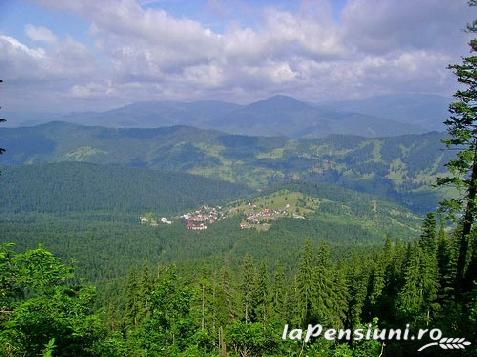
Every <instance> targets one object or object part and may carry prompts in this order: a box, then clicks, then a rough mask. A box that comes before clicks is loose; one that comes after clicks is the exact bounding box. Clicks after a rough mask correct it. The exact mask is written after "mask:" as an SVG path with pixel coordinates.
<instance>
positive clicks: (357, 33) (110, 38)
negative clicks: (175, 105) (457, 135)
mask: <svg viewBox="0 0 477 357" xmlns="http://www.w3.org/2000/svg"><path fill="white" fill-rule="evenodd" d="M39 3H41V4H43V5H44V6H48V7H50V8H54V9H59V10H61V11H71V12H74V13H75V14H77V15H78V16H81V17H82V18H83V19H84V20H85V21H87V22H88V23H89V24H90V31H89V32H90V33H89V35H90V36H91V38H92V40H93V42H94V43H95V44H96V48H94V49H93V48H88V47H87V46H85V45H83V44H81V43H79V42H78V41H76V40H74V39H72V38H68V37H67V38H64V39H61V40H60V39H58V37H57V36H56V35H55V34H53V33H52V32H51V31H50V30H49V29H47V28H45V27H36V26H33V25H27V26H26V28H25V30H26V33H27V35H28V37H29V38H30V39H31V40H32V41H36V42H39V44H40V45H41V44H42V43H43V44H45V45H47V46H44V47H38V48H32V47H28V46H26V45H25V44H22V43H20V42H19V41H17V40H15V39H13V38H11V37H8V36H0V52H1V53H2V54H6V55H3V56H2V57H0V70H1V71H2V72H5V73H9V76H10V78H11V79H23V80H34V79H39V78H41V79H44V80H50V81H52V82H54V83H55V85H54V86H57V87H55V88H57V90H58V91H60V87H61V86H63V88H62V89H63V90H62V93H63V94H62V95H63V97H64V98H68V96H69V97H70V98H71V99H72V100H75V99H78V98H81V99H83V100H86V99H94V98H96V99H102V100H105V101H107V100H113V99H114V100H117V101H118V100H119V101H124V102H131V101H135V100H144V99H185V100H191V99H198V98H217V99H228V100H231V101H234V100H237V101H247V100H253V99H257V98H259V97H263V96H266V95H272V94H275V93H282V94H289V95H292V96H297V97H299V98H303V99H309V100H325V99H342V98H347V97H356V96H369V95H375V94H384V93H393V92H428V93H443V94H444V93H449V92H450V90H451V87H452V86H453V80H452V77H451V75H450V73H449V71H447V70H446V69H445V67H446V65H447V64H448V63H452V62H456V61H458V55H459V54H462V50H463V48H464V46H465V38H466V35H465V34H463V33H462V31H460V29H461V28H462V27H463V26H464V24H465V22H466V20H467V17H468V9H467V7H466V6H465V4H461V3H460V2H457V1H455V0H422V1H419V2H416V1H414V0H386V1H382V0H349V1H348V4H347V5H346V7H345V8H344V10H343V12H342V14H341V17H340V20H339V21H336V20H335V19H334V17H333V15H332V11H331V6H330V2H329V1H326V0H318V1H307V2H306V6H303V7H302V8H301V10H300V11H298V12H297V13H291V12H287V11H283V10H278V9H275V8H272V7H270V8H267V9H265V10H264V11H263V14H262V21H260V25H259V26H256V27H250V26H248V27H247V26H241V25H239V24H237V23H235V24H230V25H229V26H226V30H224V31H223V32H222V33H218V32H214V31H212V30H211V29H209V28H208V27H207V26H206V25H204V24H202V23H200V22H198V21H194V20H191V19H187V18H176V17H173V16H171V15H170V14H168V13H166V12H165V11H163V10H160V9H153V8H143V7H141V5H140V3H138V2H136V1H133V0H118V1H113V0H104V1H95V0H83V1H76V0H65V1H57V0H39ZM159 5H160V4H159Z"/></svg>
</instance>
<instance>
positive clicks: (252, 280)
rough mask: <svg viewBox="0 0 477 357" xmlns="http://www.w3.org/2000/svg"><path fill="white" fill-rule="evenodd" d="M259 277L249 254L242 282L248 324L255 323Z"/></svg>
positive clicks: (243, 266)
mask: <svg viewBox="0 0 477 357" xmlns="http://www.w3.org/2000/svg"><path fill="white" fill-rule="evenodd" d="M256 281H257V277H256V272H255V266H254V264H253V259H252V257H251V256H250V254H247V255H246V256H245V257H244V259H243V263H242V281H241V286H240V288H241V293H242V304H243V313H244V319H245V322H246V323H249V322H254V321H255V314H254V310H255V307H256V303H257V301H256V294H257V285H256Z"/></svg>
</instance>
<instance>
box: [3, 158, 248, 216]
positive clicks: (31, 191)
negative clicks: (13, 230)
mask: <svg viewBox="0 0 477 357" xmlns="http://www.w3.org/2000/svg"><path fill="white" fill-rule="evenodd" d="M2 182H3V184H2V186H1V187H0V196H1V197H2V198H3V199H2V200H1V202H0V212H1V213H26V212H39V213H55V214H60V215H63V214H66V213H71V212H84V211H104V212H109V213H110V214H112V213H121V212H123V213H126V212H127V213H128V214H138V215H139V214H141V213H143V212H145V211H151V210H152V211H154V212H155V213H157V214H162V215H167V214H175V213H180V212H182V211H185V210H187V209H192V208H195V207H199V206H200V205H202V204H205V203H208V204H214V203H219V202H224V201H226V200H230V199H231V198H234V197H243V196H244V195H245V196H246V195H247V194H249V193H251V190H250V189H248V188H247V187H245V186H243V185H236V184H232V183H229V182H223V181H219V180H215V179H207V178H203V177H198V176H193V175H188V174H174V173H163V172H158V171H152V170H146V169H133V168H128V167H121V166H116V165H97V164H88V163H81V162H63V163H57V164H46V165H31V166H22V167H18V168H13V167H8V168H6V169H5V170H4V175H3V177H2ZM197 187H200V190H198V189H197Z"/></svg>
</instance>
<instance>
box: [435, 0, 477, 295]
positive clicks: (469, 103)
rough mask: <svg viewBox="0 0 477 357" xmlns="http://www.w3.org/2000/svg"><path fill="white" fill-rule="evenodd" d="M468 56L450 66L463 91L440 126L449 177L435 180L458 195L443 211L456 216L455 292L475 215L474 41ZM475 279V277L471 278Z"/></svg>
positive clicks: (476, 29) (475, 28)
mask: <svg viewBox="0 0 477 357" xmlns="http://www.w3.org/2000/svg"><path fill="white" fill-rule="evenodd" d="M469 5H470V6H476V5H477V1H476V0H469ZM467 32H468V33H471V34H475V33H477V20H475V21H474V22H472V23H470V24H468V25H467ZM469 47H470V51H471V55H470V56H468V57H464V58H463V60H462V63H460V64H454V65H450V66H449V69H451V70H452V71H453V72H454V74H455V75H456V76H457V81H458V82H459V83H460V84H462V87H463V89H460V90H458V91H457V92H456V93H455V94H454V98H455V102H453V103H452V104H451V105H450V106H449V111H450V114H451V115H450V118H449V119H447V120H446V121H445V122H444V124H445V125H446V126H447V132H448V134H449V137H448V138H447V139H446V140H444V143H445V144H446V145H447V147H448V148H450V149H454V150H457V155H456V158H455V159H453V160H450V161H449V162H448V163H447V164H446V167H447V168H448V170H449V172H450V174H451V176H449V177H444V178H439V179H438V180H437V184H438V185H451V186H453V187H455V188H457V189H458V190H459V192H460V193H461V194H460V196H459V197H457V198H454V199H449V200H445V201H443V203H442V208H443V209H444V210H447V211H450V212H451V213H453V214H455V213H457V214H458V215H459V216H461V217H462V218H461V219H460V225H461V229H460V231H459V232H460V233H459V244H458V246H459V249H458V256H457V266H456V281H455V287H456V289H457V291H458V292H463V291H464V290H468V289H469V288H470V286H469V284H467V286H464V285H465V281H466V280H467V281H470V280H471V279H469V278H466V266H467V263H468V261H469V259H470V257H469V243H470V233H471V231H472V229H473V227H474V222H475V215H476V213H477V202H476V198H477V56H476V55H475V53H476V52H477V39H476V38H474V39H472V40H470V41H469ZM472 278H475V277H472Z"/></svg>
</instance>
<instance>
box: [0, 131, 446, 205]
mask: <svg viewBox="0 0 477 357" xmlns="http://www.w3.org/2000/svg"><path fill="white" fill-rule="evenodd" d="M0 137H1V138H2V145H3V146H5V147H6V148H7V150H8V151H7V152H6V154H5V155H2V157H1V158H0V164H4V165H23V164H41V163H52V162H62V161H84V162H91V163H98V164H121V165H126V166H130V167H139V168H149V169H154V170H159V171H163V172H179V173H188V174H194V175H200V176H205V177H211V178H219V179H222V180H225V181H229V182H233V183H240V184H244V185H247V186H249V187H251V188H254V189H266V188H267V187H269V186H270V185H271V184H274V183H283V182H289V181H294V180H301V181H303V180H304V181H310V182H322V183H323V182H324V183H333V184H338V185H341V186H343V187H348V188H352V189H354V190H358V191H363V192H368V193H373V194H376V195H379V196H382V197H386V198H388V199H393V200H396V201H398V202H399V203H403V204H405V205H407V206H408V207H410V208H412V209H415V210H418V211H420V210H422V211H424V210H428V209H433V208H435V205H436V202H437V198H432V199H429V200H428V199H427V196H426V195H428V194H430V193H431V192H432V190H431V189H430V188H429V187H430V185H431V184H432V183H433V182H434V181H435V177H436V176H437V175H440V174H442V173H443V172H444V171H445V168H444V166H443V165H444V163H445V162H447V161H448V160H449V158H450V157H451V155H452V154H453V153H452V152H449V151H445V150H442V149H443V144H442V143H441V140H442V138H443V134H442V133H438V132H431V133H426V134H418V135H404V136H399V137H388V138H364V137H359V136H351V135H332V136H328V137H326V138H317V139H288V138H285V137H252V136H242V135H230V134H226V133H223V132H220V131H217V130H207V129H198V128H193V127H188V126H172V127H164V128H154V129H147V128H142V129H139V128H106V127H99V126H81V125H77V124H72V123H66V122H51V123H48V124H42V125H39V126H34V127H19V128H0Z"/></svg>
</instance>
